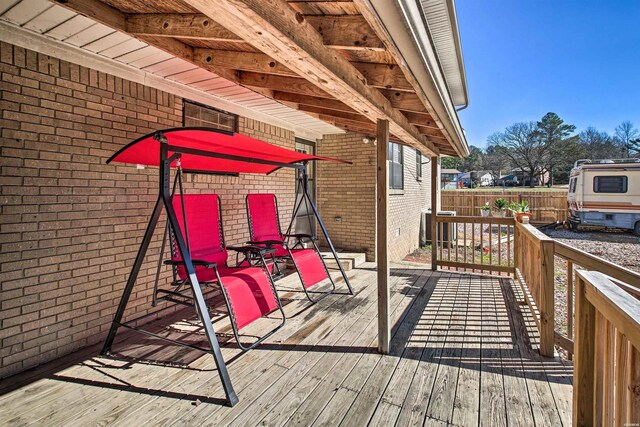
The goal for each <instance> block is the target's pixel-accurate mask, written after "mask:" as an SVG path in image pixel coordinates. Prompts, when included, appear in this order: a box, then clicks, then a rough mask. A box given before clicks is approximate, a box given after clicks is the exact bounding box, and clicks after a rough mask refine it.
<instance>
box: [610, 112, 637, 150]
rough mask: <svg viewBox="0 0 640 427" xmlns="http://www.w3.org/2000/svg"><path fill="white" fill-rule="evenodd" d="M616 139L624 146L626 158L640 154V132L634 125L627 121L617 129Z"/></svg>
mask: <svg viewBox="0 0 640 427" xmlns="http://www.w3.org/2000/svg"><path fill="white" fill-rule="evenodd" d="M615 134H616V138H617V139H618V140H619V141H620V143H621V144H622V145H623V146H624V149H625V151H626V152H625V155H626V157H631V156H632V155H634V154H638V153H640V138H638V137H639V136H640V132H639V131H638V129H636V128H634V127H633V123H631V122H630V121H629V120H625V121H624V122H622V123H620V124H619V125H618V126H617V127H616V129H615Z"/></svg>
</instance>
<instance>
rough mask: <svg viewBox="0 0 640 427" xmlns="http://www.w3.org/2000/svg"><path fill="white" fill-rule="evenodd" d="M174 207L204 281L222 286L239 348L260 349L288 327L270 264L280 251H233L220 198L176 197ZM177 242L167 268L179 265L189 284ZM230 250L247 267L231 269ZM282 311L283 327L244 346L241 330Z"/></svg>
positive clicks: (254, 248) (253, 248) (252, 248)
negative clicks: (227, 240)
mask: <svg viewBox="0 0 640 427" xmlns="http://www.w3.org/2000/svg"><path fill="white" fill-rule="evenodd" d="M172 205H173V208H174V210H175V212H176V217H177V219H178V223H179V225H180V230H181V232H182V234H183V235H184V236H186V242H187V246H188V247H189V248H190V254H191V257H192V261H193V264H194V267H195V272H196V277H197V278H198V281H199V282H200V283H205V284H211V283H216V284H218V285H219V286H220V288H221V290H222V294H223V296H224V299H225V303H226V305H227V309H228V310H229V317H230V320H231V326H232V329H233V332H234V335H235V337H236V340H237V342H238V345H239V346H240V348H241V349H243V350H249V349H251V348H253V347H255V346H256V345H258V344H259V343H261V342H262V341H264V339H266V338H267V337H269V336H270V335H272V334H273V333H274V332H275V331H277V330H278V329H280V328H281V327H282V326H283V325H284V322H285V315H284V311H283V310H282V304H281V302H280V299H279V298H278V295H277V292H276V289H275V286H274V284H273V279H272V277H271V273H270V270H269V268H268V267H267V263H266V261H265V259H264V257H265V256H266V255H268V254H270V253H273V252H274V251H273V250H269V249H268V248H261V247H258V246H229V247H227V246H226V244H225V241H224V232H223V228H222V214H221V205H220V198H219V197H218V195H216V194H196V195H183V196H182V197H181V198H180V197H178V196H175V197H174V198H173V201H172ZM183 206H184V209H183ZM185 220H186V224H185ZM172 243H173V245H172V258H171V260H170V261H168V262H167V264H171V265H173V266H174V268H175V272H176V275H177V277H178V278H179V279H180V280H182V281H185V280H188V275H187V271H186V268H185V265H184V262H183V260H182V256H181V254H180V251H179V250H178V248H177V244H176V241H175V238H173V239H172ZM227 249H229V250H232V251H236V252H238V253H242V254H244V256H245V260H244V261H243V262H242V264H244V265H241V266H239V267H230V266H228V265H227V258H228V252H227ZM249 260H253V261H252V262H250V261H249ZM277 309H279V310H280V312H281V315H282V322H281V323H280V324H279V325H278V326H277V327H276V328H274V329H272V330H271V331H269V332H268V333H267V334H265V335H263V336H262V337H260V338H259V339H258V341H256V342H255V343H253V344H252V345H250V346H248V347H247V346H244V345H243V344H242V343H241V342H240V339H239V335H238V333H239V331H240V330H241V329H242V328H244V327H246V326H248V325H250V324H251V323H253V322H254V321H256V320H258V319H260V318H262V317H265V316H267V315H269V314H271V313H273V312H274V311H275V310H277Z"/></svg>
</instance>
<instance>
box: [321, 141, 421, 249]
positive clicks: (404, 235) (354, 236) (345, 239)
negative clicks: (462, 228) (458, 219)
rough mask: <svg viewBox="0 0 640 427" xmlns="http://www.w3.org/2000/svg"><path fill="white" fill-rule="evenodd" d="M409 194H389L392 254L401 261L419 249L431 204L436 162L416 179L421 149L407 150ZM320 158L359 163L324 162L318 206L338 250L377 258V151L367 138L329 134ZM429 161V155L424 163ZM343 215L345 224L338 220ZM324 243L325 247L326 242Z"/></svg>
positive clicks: (406, 185) (406, 179)
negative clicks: (424, 214) (424, 216)
mask: <svg viewBox="0 0 640 427" xmlns="http://www.w3.org/2000/svg"><path fill="white" fill-rule="evenodd" d="M403 149H404V190H389V256H390V259H391V260H401V259H403V258H404V257H405V256H406V255H407V254H409V253H410V252H412V251H413V250H415V249H416V248H417V247H418V243H419V242H418V238H419V230H420V213H421V212H423V211H426V210H427V209H428V208H429V207H430V206H431V193H430V188H431V186H430V173H431V172H430V171H431V165H430V164H423V166H422V179H421V180H418V179H417V178H416V155H415V150H414V149H413V148H410V147H404V148H403ZM318 154H319V155H320V156H328V157H338V158H343V159H349V160H351V161H353V165H350V166H345V165H341V164H333V163H328V162H327V163H323V162H320V163H319V164H318V183H317V189H318V205H319V209H320V212H321V214H322V217H323V220H324V222H325V225H326V227H327V229H328V231H329V235H330V236H331V240H332V241H333V243H334V245H335V246H336V247H338V248H342V249H348V250H355V251H364V252H366V254H367V260H370V261H372V260H374V259H375V246H376V205H375V203H376V196H375V192H376V147H375V146H374V145H373V144H364V143H363V142H362V135H359V134H353V133H350V134H344V135H325V137H324V138H323V139H322V141H321V142H320V144H318ZM427 159H428V157H426V156H423V162H426V161H427ZM336 217H341V219H342V220H341V222H336V221H335V218H336ZM321 243H324V242H323V241H322V239H321Z"/></svg>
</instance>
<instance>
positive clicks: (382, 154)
mask: <svg viewBox="0 0 640 427" xmlns="http://www.w3.org/2000/svg"><path fill="white" fill-rule="evenodd" d="M377 138H378V139H377V141H378V142H377V162H378V163H377V164H378V172H377V180H376V182H377V232H376V259H377V262H378V351H379V352H380V353H382V354H388V353H389V340H390V338H391V319H389V258H388V225H387V217H388V211H389V200H388V198H389V197H388V193H389V166H388V165H387V156H388V152H389V122H388V121H387V120H378V135H377Z"/></svg>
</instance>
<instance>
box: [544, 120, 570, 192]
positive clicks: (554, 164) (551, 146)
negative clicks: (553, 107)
mask: <svg viewBox="0 0 640 427" xmlns="http://www.w3.org/2000/svg"><path fill="white" fill-rule="evenodd" d="M575 130H576V127H575V126H573V125H569V124H567V123H565V122H564V121H563V120H562V119H561V118H560V117H559V116H558V115H557V114H556V113H547V114H545V115H544V117H543V118H542V119H541V120H540V121H539V122H538V123H536V131H535V138H536V139H538V141H537V144H538V145H539V147H540V148H539V156H540V157H541V159H540V161H541V162H542V163H543V164H544V166H543V167H544V169H545V172H549V181H550V182H549V184H550V185H553V177H554V172H557V169H558V168H560V169H563V170H566V169H567V168H570V167H571V164H570V163H569V164H567V163H568V162H567V157H568V155H569V153H570V151H569V150H570V149H571V148H572V145H573V144H572V143H571V142H572V141H570V135H571V134H572V133H573V132H575Z"/></svg>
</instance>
